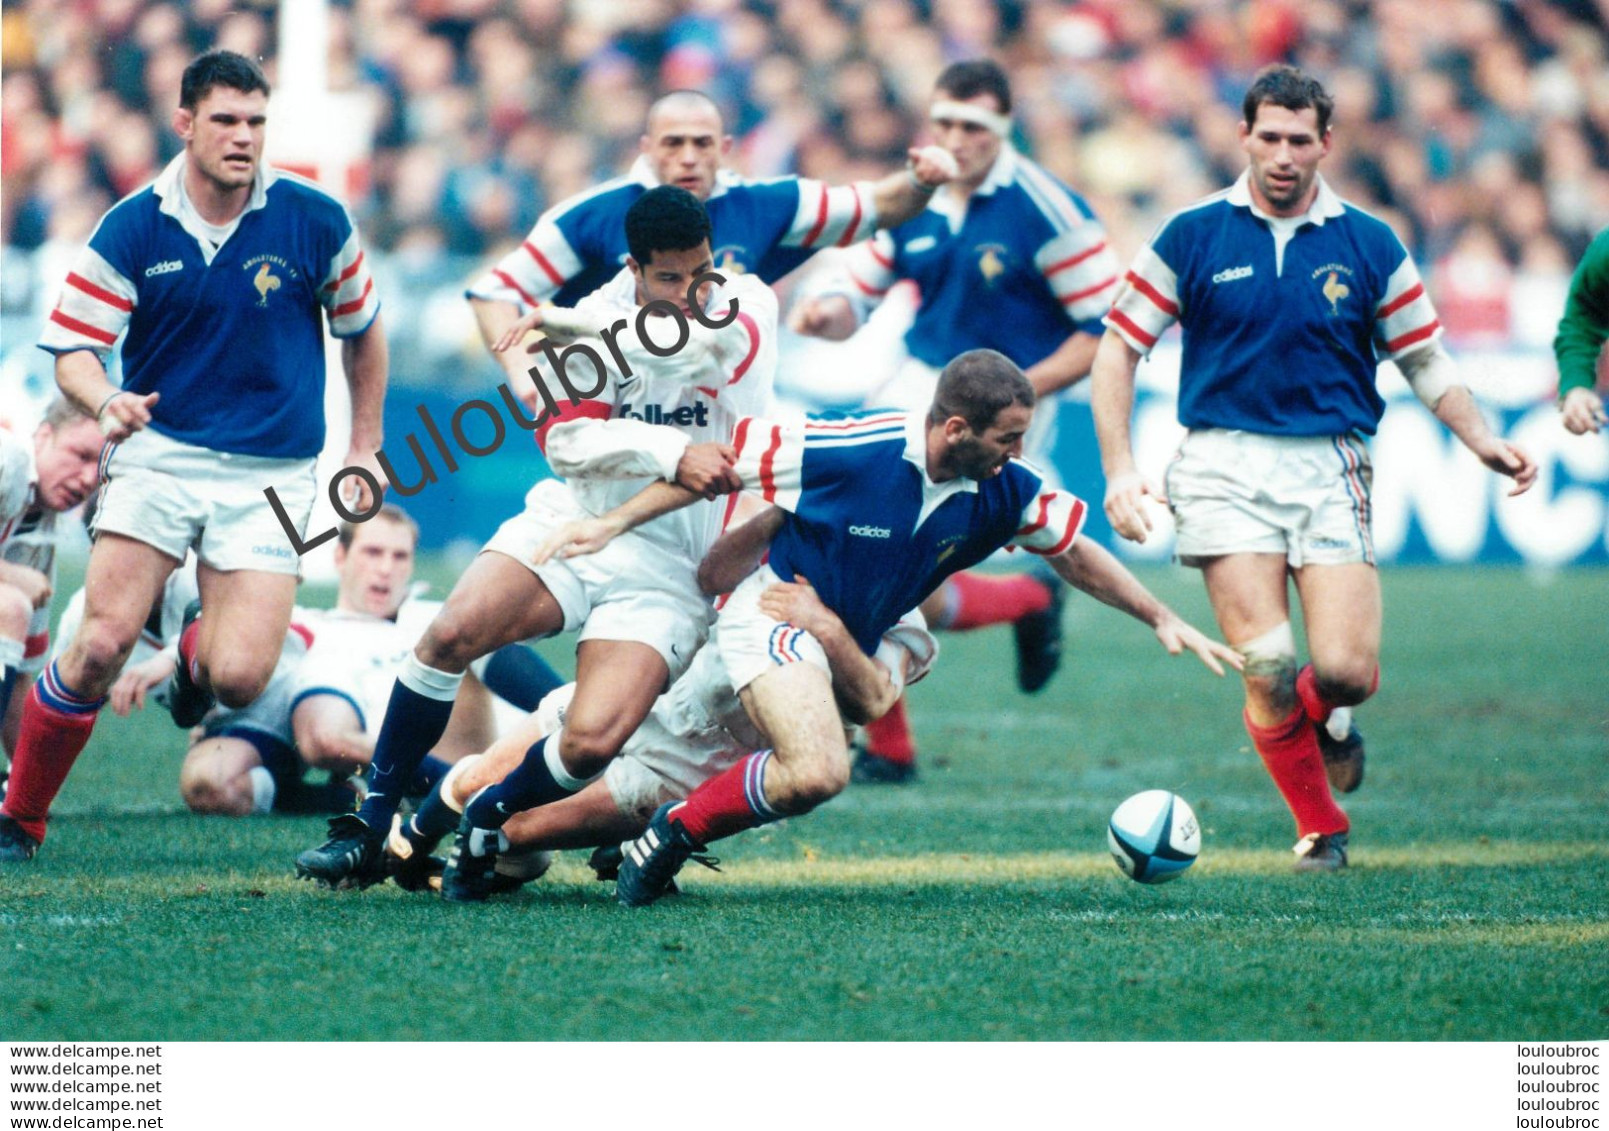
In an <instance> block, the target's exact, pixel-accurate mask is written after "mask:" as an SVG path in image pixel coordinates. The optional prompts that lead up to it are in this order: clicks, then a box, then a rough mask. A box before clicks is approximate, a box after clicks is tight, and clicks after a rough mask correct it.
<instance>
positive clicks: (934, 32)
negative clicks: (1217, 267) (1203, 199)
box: [0, 0, 1609, 379]
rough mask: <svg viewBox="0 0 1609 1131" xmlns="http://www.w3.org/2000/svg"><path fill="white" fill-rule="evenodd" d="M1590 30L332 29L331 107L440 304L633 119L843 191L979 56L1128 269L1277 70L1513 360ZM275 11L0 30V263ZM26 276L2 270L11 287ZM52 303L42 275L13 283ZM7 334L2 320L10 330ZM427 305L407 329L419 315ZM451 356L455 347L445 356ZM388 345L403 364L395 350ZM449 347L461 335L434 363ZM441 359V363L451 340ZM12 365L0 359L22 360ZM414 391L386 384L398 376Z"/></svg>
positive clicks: (1366, 16)
mask: <svg viewBox="0 0 1609 1131" xmlns="http://www.w3.org/2000/svg"><path fill="white" fill-rule="evenodd" d="M1606 11H1609V5H1605V4H1603V3H1589V2H1582V0H1439V2H1436V3H1427V2H1426V0H1248V2H1231V0H1155V2H1153V3H1144V4H1138V3H1132V2H1127V0H997V2H995V3H987V2H979V0H639V2H636V3H632V4H620V3H616V2H613V0H422V2H419V3H407V2H406V0H333V2H332V4H331V13H330V17H331V26H330V36H329V42H328V43H327V44H308V45H299V46H300V47H301V48H302V49H304V50H318V51H324V52H326V53H327V56H328V65H329V66H328V73H329V78H330V82H331V84H332V86H334V87H335V88H336V89H354V88H366V89H369V90H372V91H373V92H375V94H376V96H377V100H378V102H379V103H380V104H381V105H382V106H383V111H382V113H381V115H380V118H379V121H378V123H377V127H376V133H375V137H374V139H373V143H374V151H373V155H372V160H371V163H370V167H369V170H368V171H369V178H368V182H367V183H368V191H367V194H366V196H365V197H364V198H363V199H359V200H353V201H352V202H351V204H352V207H353V209H354V211H355V212H357V213H358V219H359V222H360V223H361V224H362V225H363V226H364V230H365V232H366V233H368V234H369V238H370V240H371V251H372V252H373V254H375V256H376V257H377V258H379V259H384V258H386V256H387V253H388V252H389V253H392V255H394V256H396V257H397V258H398V260H399V262H398V263H397V264H396V265H395V266H394V268H393V270H394V271H395V273H396V276H397V277H398V278H399V279H400V280H403V281H404V283H405V285H408V286H414V285H417V286H434V287H443V288H445V287H450V286H456V284H457V282H458V281H459V280H460V279H461V277H462V276H463V275H464V274H466V273H468V272H469V271H471V270H472V269H473V268H474V267H475V266H476V265H478V264H479V263H481V262H484V261H485V260H486V259H487V258H489V257H493V256H495V255H496V254H497V253H498V251H499V249H500V248H502V247H504V246H507V245H508V244H509V243H510V242H512V241H516V240H518V239H519V238H520V235H521V233H523V232H524V231H525V230H527V229H528V228H529V226H530V224H531V223H532V221H533V219H534V217H535V216H536V215H537V214H538V213H539V211H540V210H541V209H542V207H543V206H544V205H545V204H546V203H548V202H551V201H554V200H559V199H563V198H565V197H567V196H570V195H572V194H574V193H576V192H578V191H581V190H583V189H585V188H587V187H589V186H591V185H593V184H596V183H597V182H599V181H601V180H604V179H607V178H608V177H611V176H615V175H618V174H620V173H622V172H624V170H625V168H626V167H627V165H628V164H629V163H630V161H631V158H632V157H633V156H634V154H635V150H636V145H637V137H638V134H639V132H640V130H641V123H642V120H643V116H644V113H645V111H646V108H647V105H648V102H649V101H650V100H651V99H652V98H653V97H655V96H656V95H658V94H659V93H662V92H663V91H665V90H667V89H670V88H673V87H678V86H690V87H697V88H699V89H703V90H705V91H707V92H708V93H710V94H711V96H712V97H714V98H716V99H717V101H718V102H719V103H720V104H721V106H722V108H723V110H724V111H725V112H726V117H727V121H728V122H729V123H731V124H732V127H733V131H734V134H735V135H736V139H737V145H736V147H735V150H734V153H733V155H732V157H731V159H730V162H729V163H730V164H731V165H732V166H733V167H734V168H735V169H737V170H738V171H740V172H744V173H747V174H749V175H751V176H771V175H777V174H782V173H791V172H800V173H805V174H808V175H810V176H817V177H822V178H824V179H827V180H830V181H844V180H847V179H851V178H853V177H855V176H858V175H862V174H863V173H865V172H876V171H878V170H880V169H882V168H885V167H886V166H887V164H888V163H889V162H890V161H891V160H892V161H897V160H898V159H899V157H900V156H901V155H902V154H903V151H904V148H905V147H906V146H907V145H908V144H909V143H910V142H911V141H913V140H914V139H915V138H916V136H917V135H918V134H919V133H920V131H921V128H922V120H923V107H924V105H925V100H926V97H927V93H928V91H929V90H930V89H931V86H932V82H933V79H934V77H935V76H936V75H937V73H938V71H939V70H940V69H941V68H942V67H943V66H944V64H945V63H947V62H949V61H951V60H954V59H957V58H961V57H966V56H973V55H980V54H989V55H992V56H994V57H995V58H997V59H999V60H1000V61H1002V62H1003V63H1004V64H1005V65H1006V66H1007V67H1008V68H1009V69H1010V71H1011V73H1012V76H1013V81H1014V84H1015V85H1016V86H1017V88H1018V90H1019V92H1020V93H1019V101H1020V109H1019V112H1018V114H1017V132H1018V137H1017V141H1018V142H1019V143H1020V144H1021V145H1022V146H1023V147H1024V148H1025V149H1026V150H1027V151H1028V152H1029V153H1030V154H1032V155H1033V156H1035V157H1036V158H1037V159H1038V160H1040V161H1041V162H1043V163H1044V164H1045V165H1046V166H1047V167H1048V168H1049V169H1050V170H1051V171H1052V172H1054V173H1056V174H1057V175H1059V176H1062V177H1065V178H1067V179H1068V180H1069V181H1071V182H1072V183H1074V184H1077V185H1079V186H1080V187H1081V188H1082V189H1084V190H1085V191H1087V193H1088V194H1089V196H1090V197H1091V199H1092V201H1093V202H1094V203H1095V205H1096V206H1097V207H1098V208H1099V210H1100V213H1101V215H1102V216H1103V217H1104V218H1105V219H1106V220H1107V224H1108V229H1109V233H1110V236H1111V238H1112V241H1113V243H1114V245H1115V247H1116V249H1117V251H1118V253H1119V255H1120V257H1123V258H1127V257H1128V256H1129V255H1131V254H1132V253H1133V252H1134V250H1135V249H1136V248H1138V247H1139V246H1140V244H1142V243H1143V242H1144V240H1145V238H1146V236H1147V235H1148V234H1149V232H1150V231H1151V229H1152V228H1153V227H1154V226H1155V225H1156V223H1157V222H1158V221H1159V220H1160V219H1161V218H1162V217H1163V216H1165V215H1167V213H1168V212H1170V211H1171V210H1172V209H1174V208H1176V207H1178V206H1180V205H1181V204H1183V203H1186V202H1188V201H1189V200H1192V199H1194V198H1196V197H1197V196H1199V195H1201V194H1203V193H1205V192H1207V191H1210V187H1209V186H1211V185H1214V184H1220V183H1223V182H1225V181H1226V180H1228V179H1230V178H1232V177H1233V176H1234V175H1235V174H1236V173H1238V171H1239V169H1240V168H1241V166H1242V165H1243V164H1244V157H1243V155H1242V154H1241V152H1240V144H1239V137H1238V133H1237V129H1236V124H1237V122H1238V118H1239V107H1238V105H1237V104H1236V101H1237V99H1238V98H1239V95H1240V93H1241V91H1243V90H1244V88H1245V84H1246V82H1247V81H1248V79H1249V77H1250V75H1251V74H1252V72H1254V71H1255V70H1256V69H1257V68H1258V67H1260V66H1262V65H1263V64H1265V63H1268V62H1271V61H1274V60H1280V59H1285V60H1290V61H1294V62H1298V63H1300V64H1302V65H1304V66H1307V67H1309V68H1311V69H1313V70H1315V71H1316V72H1317V73H1318V74H1319V75H1320V76H1321V77H1322V78H1324V79H1325V80H1326V81H1327V82H1328V83H1329V84H1330V86H1331V88H1332V89H1333V90H1334V91H1335V93H1336V95H1337V110H1336V139H1335V145H1336V152H1335V155H1334V157H1333V158H1332V159H1331V160H1330V161H1329V162H1328V164H1327V175H1329V176H1330V177H1331V178H1332V179H1333V180H1334V181H1335V182H1336V183H1337V185H1338V186H1340V187H1341V188H1342V189H1343V191H1344V193H1345V195H1346V196H1347V197H1349V198H1350V199H1353V200H1355V201H1357V202H1358V203H1359V204H1360V205H1362V206H1363V207H1366V208H1370V209H1371V210H1374V211H1376V212H1377V213H1379V214H1380V215H1382V216H1384V217H1386V218H1388V220H1389V221H1390V222H1391V223H1392V224H1393V225H1394V226H1395V227H1397V228H1398V230H1399V231H1400V232H1401V234H1402V235H1403V238H1404V239H1405V241H1406V242H1407V243H1408V244H1409V246H1410V248H1411V249H1412V250H1413V252H1414V253H1415V256H1416V257H1417V258H1419V259H1421V261H1423V262H1430V263H1434V264H1435V269H1434V271H1433V280H1432V285H1433V286H1434V287H1435V288H1436V297H1437V301H1438V305H1439V308H1440V309H1441V311H1442V313H1443V315H1444V317H1445V318H1446V320H1447V322H1448V328H1449V331H1450V333H1451V334H1452V335H1453V336H1454V337H1455V338H1460V339H1463V340H1466V341H1487V340H1492V339H1494V338H1498V337H1504V336H1507V335H1514V336H1517V337H1519V338H1520V339H1521V340H1524V341H1528V342H1534V341H1537V340H1539V339H1538V337H1537V335H1538V334H1539V333H1541V331H1539V329H1538V327H1539V326H1541V325H1542V324H1544V323H1545V322H1546V321H1547V319H1548V318H1550V317H1552V316H1554V315H1555V314H1556V310H1554V309H1552V308H1551V307H1550V309H1549V310H1547V311H1542V312H1541V313H1540V314H1538V313H1537V312H1535V311H1533V310H1532V309H1531V306H1532V304H1533V303H1540V302H1543V301H1544V300H1546V301H1548V302H1550V303H1553V304H1554V306H1556V298H1557V295H1558V294H1560V293H1562V288H1563V287H1564V285H1565V283H1566V281H1567V274H1568V264H1569V263H1571V262H1573V261H1574V260H1575V259H1576V258H1578V257H1579V256H1580V254H1581V253H1582V251H1583V250H1584V249H1585V247H1586V245H1587V242H1588V241H1589V240H1590V239H1591V237H1592V235H1593V233H1594V232H1596V231H1598V230H1599V229H1601V228H1603V227H1604V226H1605V225H1609V48H1606V43H1609V34H1606V33H1609V28H1606V26H1605V20H1606V16H1605V12H1606ZM274 12H275V8H274V6H273V5H272V4H271V3H268V2H267V0H75V2H74V3H70V4H61V3H59V2H57V0H17V2H16V3H10V4H7V6H6V9H5V12H4V16H3V29H4V41H3V54H0V62H3V65H4V79H3V85H0V173H3V179H4V183H3V192H0V240H3V242H4V244H5V246H6V247H7V249H8V255H12V256H15V255H16V254H17V251H18V250H19V249H20V250H24V251H26V250H31V249H35V248H39V247H40V246H41V245H43V244H45V243H46V242H47V241H59V240H70V239H77V238H81V235H80V234H73V233H75V232H76V230H77V228H79V227H80V226H81V222H80V220H79V217H80V216H81V215H83V214H85V213H86V212H87V213H88V214H90V215H95V214H98V212H99V211H100V210H102V209H104V208H105V207H106V205H107V203H108V202H109V201H111V200H115V199H116V198H118V197H120V196H122V195H124V194H125V193H127V192H129V191H131V190H132V189H135V188H137V187H139V186H140V185H141V184H143V183H144V182H146V181H148V180H149V179H150V178H151V177H152V176H153V175H154V174H155V173H156V171H157V170H159V169H160V168H161V166H162V164H163V163H164V162H165V161H166V160H167V159H168V158H169V157H170V156H171V155H172V152H173V150H172V141H171V131H170V130H168V129H167V120H168V117H169V115H170V114H171V112H172V109H173V105H174V103H175V102H176V101H177V85H178V75H179V72H180V71H181V70H182V68H183V66H184V64H185V63H186V62H187V61H188V59H189V58H190V57H191V56H192V55H193V54H194V53H195V52H197V51H199V50H201V49H203V48H206V47H210V46H214V45H220V46H229V47H232V48H234V49H235V50H239V51H242V52H245V53H247V54H252V55H261V56H263V57H264V60H265V63H266V65H267V66H268V69H269V72H270V75H271V76H272V75H273V74H274V73H275V70H276V68H275V63H276V62H277V55H278V53H279V52H280V50H281V46H282V45H280V44H279V43H278V42H277V39H276V36H277V27H276V25H275V21H274ZM18 261H19V262H23V261H24V260H21V259H19V260H18ZM25 262H26V264H27V265H28V270H29V272H31V273H32V275H33V278H34V279H35V282H34V283H33V285H31V286H27V287H19V286H18V285H17V284H16V283H15V277H16V275H17V272H16V271H15V270H14V269H12V268H11V267H9V266H8V268H7V271H6V277H7V285H6V289H5V292H4V293H5V294H6V295H7V296H12V295H15V294H17V293H21V292H26V293H27V295H28V296H29V297H28V299H27V301H28V302H29V303H32V302H33V301H34V298H33V296H34V294H35V293H36V292H39V291H48V290H50V289H52V288H53V287H54V286H55V285H56V281H55V280H54V279H53V278H51V277H50V276H48V275H43V274H41V272H43V271H45V270H46V269H47V265H48V264H50V263H53V262H54V257H53V256H50V255H45V256H30V257H27V258H26V260H25ZM6 301H7V304H8V305H7V309H8V310H9V311H11V312H12V313H16V310H17V307H16V305H15V302H14V301H13V299H12V298H10V297H8V298H7V300H6ZM419 301H420V302H421V303H424V302H426V300H425V299H423V298H421V299H420V300H419ZM455 325H456V324H455ZM391 329H392V332H393V333H394V334H405V333H408V332H410V331H409V328H408V327H407V326H405V325H403V324H402V323H400V321H394V322H392V323H391ZM455 332H456V331H455ZM446 337H447V338H448V339H451V338H452V337H453V335H451V334H449V335H446ZM31 340H32V333H31V332H30V333H23V334H12V335H10V336H9V338H8V344H7V347H6V348H7V350H8V351H9V350H10V349H11V348H13V347H12V345H11V342H15V341H21V342H22V343H23V345H24V346H25V345H26V344H27V343H28V342H31ZM404 379H406V378H405V375H404Z"/></svg>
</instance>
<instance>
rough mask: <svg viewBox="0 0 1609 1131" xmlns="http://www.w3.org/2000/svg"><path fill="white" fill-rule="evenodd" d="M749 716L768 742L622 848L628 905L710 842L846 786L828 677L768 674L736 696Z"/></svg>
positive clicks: (669, 806)
mask: <svg viewBox="0 0 1609 1131" xmlns="http://www.w3.org/2000/svg"><path fill="white" fill-rule="evenodd" d="M739 697H740V698H741V699H742V701H743V706H744V708H745V710H747V711H748V714H749V717H750V718H751V719H752V720H753V721H754V722H755V724H756V725H757V726H758V727H759V728H760V729H761V731H763V732H764V733H765V734H766V736H767V737H768V738H770V740H771V741H772V742H773V743H774V744H775V745H774V749H771V750H762V751H759V752H758V753H755V754H751V755H749V756H748V757H746V758H744V759H742V760H741V761H739V762H738V763H737V764H736V765H734V766H732V767H731V768H729V769H727V770H724V771H722V772H721V773H719V774H717V775H716V776H715V777H713V778H711V779H709V780H708V781H706V782H704V783H703V784H702V785H700V786H699V787H698V788H697V789H695V790H693V792H692V793H691V794H690V795H689V796H688V798H687V800H686V801H684V802H682V803H681V804H679V805H678V804H676V803H675V802H666V803H665V804H664V805H661V806H660V807H659V809H658V810H657V811H656V812H655V813H654V816H653V819H652V820H650V821H649V823H648V828H647V829H646V830H644V832H643V834H642V835H641V836H640V837H638V838H637V839H636V840H635V841H633V842H632V843H631V844H630V845H629V846H627V848H626V854H625V859H624V860H623V861H622V862H621V865H620V875H619V879H618V881H617V883H616V885H615V894H616V896H617V898H619V900H620V902H622V903H624V904H625V905H626V906H628V907H642V906H645V905H646V904H649V903H652V902H654V901H655V900H656V899H658V898H659V897H660V896H662V895H664V894H665V893H666V892H667V891H668V890H669V889H670V887H671V884H672V882H673V881H674V879H675V876H676V873H677V872H678V871H680V869H681V867H682V865H683V864H684V863H685V862H686V861H688V860H690V859H699V860H701V861H702V862H705V863H710V864H711V865H712V866H713V862H712V861H707V860H703V858H702V857H700V855H699V854H700V853H701V852H702V851H703V850H704V846H705V845H706V844H707V843H709V842H710V841H713V840H717V839H719V838H721V837H725V836H731V835H732V834H734V833H737V832H741V831H743V830H744V829H750V828H754V827H756V826H758V825H761V824H765V823H766V822H768V821H774V820H778V819H779V818H782V817H785V816H792V815H795V814H799V813H805V812H808V811H809V810H811V809H813V808H815V807H816V806H817V805H820V804H821V803H822V802H824V801H827V800H830V799H831V798H833V797H836V796H837V795H838V794H839V793H841V792H843V790H844V787H845V786H847V785H848V784H849V749H848V745H847V743H846V742H845V740H844V726H843V720H842V718H841V716H840V715H839V713H838V705H837V702H836V700H835V699H834V698H833V694H832V679H831V677H830V676H829V675H828V674H827V672H826V671H825V670H824V669H823V668H821V667H817V666H816V665H815V664H813V663H790V664H787V665H784V666H780V667H775V668H771V669H769V670H767V671H765V672H764V673H763V674H761V675H759V676H758V677H757V678H755V679H754V680H752V681H751V682H749V683H748V684H747V685H746V686H744V687H743V688H742V689H741V690H740V691H739Z"/></svg>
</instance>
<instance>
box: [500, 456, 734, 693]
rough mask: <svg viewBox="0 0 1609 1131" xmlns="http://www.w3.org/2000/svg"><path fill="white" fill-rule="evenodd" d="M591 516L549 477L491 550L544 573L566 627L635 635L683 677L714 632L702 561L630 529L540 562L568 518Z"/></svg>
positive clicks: (615, 636)
mask: <svg viewBox="0 0 1609 1131" xmlns="http://www.w3.org/2000/svg"><path fill="white" fill-rule="evenodd" d="M586 517H588V516H587V514H586V512H585V511H583V510H582V509H581V507H580V506H579V505H578V504H577V503H576V501H575V497H574V496H573V495H571V494H570V491H569V489H568V488H567V487H565V485H564V484H563V483H561V482H560V481H559V480H556V479H545V480H543V481H542V482H540V483H538V484H537V485H536V486H534V487H532V488H531V490H530V492H529V493H527V494H526V496H525V509H524V510H523V511H521V512H520V513H519V514H517V515H515V516H514V517H513V518H511V519H509V520H508V521H507V522H505V523H503V525H502V526H500V527H498V529H497V533H495V534H493V535H492V537H491V540H490V541H489V542H487V543H486V545H485V547H484V550H483V552H485V551H486V550H490V551H495V552H497V553H500V554H504V555H506V556H508V557H510V558H513V559H514V560H515V561H517V562H519V563H520V564H521V565H523V566H525V567H526V568H527V569H529V570H530V571H531V572H532V573H534V574H536V576H537V577H539V578H541V580H542V584H544V585H546V586H547V588H548V591H549V592H550V593H552V594H553V597H554V599H555V600H556V601H558V603H559V607H560V608H561V609H562V610H563V611H564V630H565V631H566V632H575V631H577V630H579V631H580V633H581V639H582V640H630V641H634V642H636V643H639V644H646V645H648V646H649V647H650V648H652V649H653V650H654V651H656V652H658V653H659V654H660V656H662V657H663V658H664V660H665V664H666V666H668V667H669V668H670V679H671V682H675V680H676V679H677V677H679V676H680V675H681V674H682V672H684V671H686V670H687V665H688V664H689V663H691V662H692V659H693V655H694V653H696V652H697V651H698V649H699V647H700V646H701V645H702V644H703V643H704V639H705V637H707V636H708V635H709V625H710V615H711V609H710V602H709V599H708V598H707V597H705V596H704V594H703V593H702V592H701V591H700V590H699V588H698V573H697V563H696V562H687V561H678V560H676V559H674V558H672V557H671V556H669V555H668V554H667V553H666V552H665V551H664V550H663V549H662V548H660V547H658V546H655V545H653V544H652V543H649V542H647V541H645V540H644V539H642V538H640V537H638V536H637V535H636V533H635V532H628V533H626V534H623V535H621V536H620V537H618V538H616V539H615V540H614V541H613V542H610V543H609V545H607V546H605V547H604V548H603V549H602V550H600V551H599V552H598V553H596V554H583V555H582V556H580V557H575V558H565V559H562V560H560V559H554V560H552V561H549V562H547V563H546V564H544V565H535V564H533V563H532V560H531V559H532V556H533V555H534V554H535V553H536V549H537V547H538V546H539V545H540V544H541V543H542V542H543V541H544V540H545V539H546V538H547V536H548V535H549V534H551V533H553V532H554V531H555V530H557V529H558V528H559V527H560V526H562V525H564V524H565V523H566V522H569V521H572V520H574V519H579V518H586Z"/></svg>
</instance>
